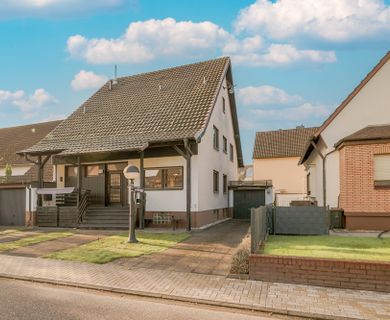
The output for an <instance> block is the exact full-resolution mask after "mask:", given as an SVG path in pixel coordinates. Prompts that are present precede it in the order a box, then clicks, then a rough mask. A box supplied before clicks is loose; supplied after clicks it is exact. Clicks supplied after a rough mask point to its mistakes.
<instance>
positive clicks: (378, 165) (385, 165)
mask: <svg viewBox="0 0 390 320" xmlns="http://www.w3.org/2000/svg"><path fill="white" fill-rule="evenodd" d="M374 179H375V181H384V180H390V154H379V155H374Z"/></svg>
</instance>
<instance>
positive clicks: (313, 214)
mask: <svg viewBox="0 0 390 320" xmlns="http://www.w3.org/2000/svg"><path fill="white" fill-rule="evenodd" d="M269 227H270V229H271V232H270V233H273V234H291V235H323V234H328V233H329V227H330V214H329V211H328V210H327V209H326V208H324V207H317V206H302V207H274V208H273V214H272V225H270V226H269Z"/></svg>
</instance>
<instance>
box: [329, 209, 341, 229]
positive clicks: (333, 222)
mask: <svg viewBox="0 0 390 320" xmlns="http://www.w3.org/2000/svg"><path fill="white" fill-rule="evenodd" d="M330 228H331V229H343V228H344V210H343V209H340V208H333V209H330Z"/></svg>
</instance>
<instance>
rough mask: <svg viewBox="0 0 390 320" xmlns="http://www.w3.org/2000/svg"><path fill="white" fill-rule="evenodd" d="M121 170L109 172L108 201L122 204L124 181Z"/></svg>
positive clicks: (112, 203) (113, 203)
mask: <svg viewBox="0 0 390 320" xmlns="http://www.w3.org/2000/svg"><path fill="white" fill-rule="evenodd" d="M121 180H122V179H121V173H120V172H109V173H108V190H107V191H108V203H109V204H111V205H115V204H118V205H120V204H122V183H121V182H122V181H121Z"/></svg>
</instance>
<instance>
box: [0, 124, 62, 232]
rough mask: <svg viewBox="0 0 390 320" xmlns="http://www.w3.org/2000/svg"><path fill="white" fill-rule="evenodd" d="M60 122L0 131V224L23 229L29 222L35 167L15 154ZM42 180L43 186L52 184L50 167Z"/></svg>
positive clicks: (35, 173) (47, 165) (34, 182)
mask: <svg viewBox="0 0 390 320" xmlns="http://www.w3.org/2000/svg"><path fill="white" fill-rule="evenodd" d="M60 122H61V121H50V122H44V123H34V124H29V125H24V126H18V127H11V128H2V129H0V225H8V226H10V225H16V226H23V225H25V224H29V223H31V221H30V218H31V216H30V214H29V208H31V203H29V202H28V201H29V198H30V197H29V193H31V188H34V187H36V186H37V181H38V171H37V168H36V166H35V165H34V164H33V163H31V162H30V161H28V160H27V159H26V158H24V157H20V156H18V155H17V154H16V151H19V150H21V149H24V148H28V147H31V146H32V145H34V144H35V143H37V142H39V141H40V140H41V139H43V138H44V137H45V136H46V135H47V134H48V133H50V132H51V131H52V130H53V129H54V128H55V127H57V126H58V125H59V124H60ZM44 173H45V174H44V176H43V178H42V180H43V182H45V184H46V185H49V183H50V182H53V181H54V178H53V165H52V164H51V163H50V162H48V163H46V164H45V170H44Z"/></svg>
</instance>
